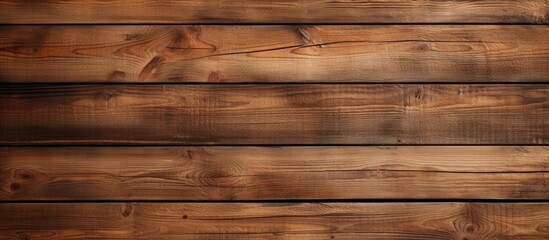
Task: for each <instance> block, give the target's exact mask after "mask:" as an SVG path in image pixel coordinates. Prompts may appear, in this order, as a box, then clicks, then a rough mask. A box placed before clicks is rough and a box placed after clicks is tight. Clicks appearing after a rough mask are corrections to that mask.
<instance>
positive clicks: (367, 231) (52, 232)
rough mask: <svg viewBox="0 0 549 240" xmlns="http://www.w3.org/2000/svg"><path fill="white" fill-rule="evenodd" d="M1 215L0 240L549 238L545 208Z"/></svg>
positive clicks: (314, 207) (25, 211)
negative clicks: (0, 239)
mask: <svg viewBox="0 0 549 240" xmlns="http://www.w3.org/2000/svg"><path fill="white" fill-rule="evenodd" d="M0 212H2V213H4V214H2V215H0V238H2V239H59V240H67V239H190V240H195V239H196V240H198V239H246V240H250V239H307V240H309V239H310V240H313V239H315V240H316V239H344V240H351V239H353V240H355V239H377V240H379V239H426V240H427V239H460V240H463V239H526V240H534V239H535V240H539V239H547V238H549V231H548V229H549V205H548V204H545V203H535V204H516V203H509V204H498V203H351V204H345V203H302V204H299V203H289V204H272V203H264V204H256V203H232V204H227V203H127V204H124V203H97V204H93V203H92V204H90V203H81V204H36V203H29V204H1V205H0Z"/></svg>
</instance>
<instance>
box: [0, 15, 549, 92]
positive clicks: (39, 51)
mask: <svg viewBox="0 0 549 240" xmlns="http://www.w3.org/2000/svg"><path fill="white" fill-rule="evenodd" d="M547 39H549V28H547V27H545V26H516V25H514V26H481V25H467V26H460V25H457V26H444V25H436V26H414V25H405V26H375V25H374V26H372V25H368V26H364V25H358V26H355V25H353V26H341V25H337V26H328V25H323V26H215V25H211V26H179V25H169V26H150V25H147V26H5V27H2V28H0V82H19V83H22V82H547V81H549V67H548V66H549V42H548V41H547Z"/></svg>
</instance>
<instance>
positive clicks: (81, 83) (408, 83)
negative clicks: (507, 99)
mask: <svg viewBox="0 0 549 240" xmlns="http://www.w3.org/2000/svg"><path fill="white" fill-rule="evenodd" d="M330 84H334V85H526V84H528V85H547V84H549V81H545V82H295V81H294V82H224V83H223V82H222V83H208V82H25V83H9V82H4V83H0V86H23V87H24V86H36V85H41V86H69V85H71V86H72V85H76V86H94V85H136V86H140V85H145V86H146V85H175V86H177V85H204V86H216V85H218V86H222V85H233V86H238V85H330Z"/></svg>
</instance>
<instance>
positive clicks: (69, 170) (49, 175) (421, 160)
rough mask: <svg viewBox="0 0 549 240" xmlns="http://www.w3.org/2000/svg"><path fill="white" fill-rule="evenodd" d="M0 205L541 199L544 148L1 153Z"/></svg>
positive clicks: (548, 194) (548, 181)
mask: <svg viewBox="0 0 549 240" xmlns="http://www.w3.org/2000/svg"><path fill="white" fill-rule="evenodd" d="M0 156H1V158H2V161H0V186H1V189H2V191H0V200H10V201H13V200H125V201H131V200H195V201H196V200H274V199H277V200H278V199H283V200H288V199H293V200H305V199H378V198H384V199H388V198H391V199H422V198H427V199H435V198H436V199H548V198H549V187H548V186H549V164H548V163H549V147H546V146H540V147H534V146H532V147H515V146H498V147H492V146H484V147H483V146H472V147H465V146H456V147H447V146H440V147H431V146H421V147H412V146H410V147H269V148H258V147H158V148H157V147H154V148H151V147H146V148H141V147H133V148H131V147H115V148H112V147H111V148H109V147H107V148H103V147H101V148H97V147H95V148H94V147H78V148H66V147H53V148H52V147H49V148H42V147H38V148H29V147H9V148H4V149H1V150H0Z"/></svg>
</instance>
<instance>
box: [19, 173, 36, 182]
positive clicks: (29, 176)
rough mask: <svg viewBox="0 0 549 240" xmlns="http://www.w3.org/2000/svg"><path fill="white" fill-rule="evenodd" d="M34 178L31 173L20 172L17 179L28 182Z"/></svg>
mask: <svg viewBox="0 0 549 240" xmlns="http://www.w3.org/2000/svg"><path fill="white" fill-rule="evenodd" d="M33 178H34V176H32V174H31V173H28V172H21V173H19V179H21V180H23V181H30V180H32V179H33Z"/></svg>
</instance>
